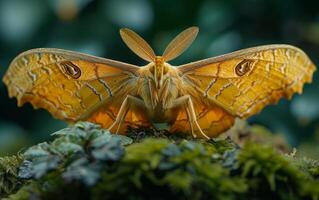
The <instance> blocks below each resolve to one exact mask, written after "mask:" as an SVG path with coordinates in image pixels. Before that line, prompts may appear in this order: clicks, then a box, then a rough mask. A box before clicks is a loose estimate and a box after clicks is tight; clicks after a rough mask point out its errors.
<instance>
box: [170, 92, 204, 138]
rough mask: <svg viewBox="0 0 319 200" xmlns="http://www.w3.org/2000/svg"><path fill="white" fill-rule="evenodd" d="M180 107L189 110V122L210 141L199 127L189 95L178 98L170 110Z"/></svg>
mask: <svg viewBox="0 0 319 200" xmlns="http://www.w3.org/2000/svg"><path fill="white" fill-rule="evenodd" d="M180 106H184V107H186V109H188V113H189V116H188V120H189V121H190V123H192V124H194V125H195V127H196V128H197V129H198V131H199V132H200V134H201V135H202V136H204V137H205V138H206V139H210V138H209V137H208V136H207V135H206V134H205V133H204V132H203V130H202V129H201V127H200V126H199V124H198V122H197V119H196V113H195V109H194V105H193V101H192V99H191V97H190V96H189V95H185V96H182V97H179V98H177V99H176V100H175V101H174V102H173V104H172V105H171V106H170V107H169V108H174V107H180ZM186 111H187V110H186ZM187 115H188V114H187ZM193 136H194V134H193Z"/></svg>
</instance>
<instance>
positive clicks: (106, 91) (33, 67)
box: [3, 49, 139, 121]
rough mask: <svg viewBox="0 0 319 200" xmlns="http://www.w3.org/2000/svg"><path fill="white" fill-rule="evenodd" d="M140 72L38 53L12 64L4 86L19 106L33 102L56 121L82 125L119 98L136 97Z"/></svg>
mask: <svg viewBox="0 0 319 200" xmlns="http://www.w3.org/2000/svg"><path fill="white" fill-rule="evenodd" d="M138 69H139V68H138V67H136V66H134V65H130V64H125V63H121V62H117V61H113V60H108V59H103V58H98V57H94V56H89V55H86V54H80V53H76V52H71V51H65V50H59V49H34V50H30V51H27V52H24V53H22V54H20V55H19V56H17V57H16V58H15V59H14V60H13V61H12V62H11V64H10V66H9V69H8V71H7V72H6V74H5V76H4V77H3V82H4V83H5V85H6V86H7V88H8V91H9V96H10V97H16V98H17V100H18V105H19V106H21V105H23V104H24V103H26V102H30V103H31V104H32V105H33V107H35V108H44V109H46V110H48V111H49V112H50V113H51V114H52V115H53V116H54V117H56V118H59V119H63V120H67V121H78V120H85V119H87V118H89V117H90V116H91V115H92V113H94V112H95V110H97V109H98V108H99V107H100V106H103V105H105V104H107V103H109V104H111V102H112V101H114V99H117V97H118V94H121V95H125V94H128V93H134V90H135V81H136V79H137V75H136V73H137V70H138ZM119 91H121V92H119Z"/></svg>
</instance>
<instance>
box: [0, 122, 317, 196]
mask: <svg viewBox="0 0 319 200" xmlns="http://www.w3.org/2000/svg"><path fill="white" fill-rule="evenodd" d="M246 130H247V131H249V130H250V129H249V128H247V127H246ZM252 130H253V131H256V129H252ZM130 131H131V132H132V133H134V134H135V136H134V137H133V138H130V137H124V136H118V135H112V134H110V133H109V132H108V131H106V130H103V129H100V127H99V126H97V125H94V124H91V123H78V124H76V125H75V126H72V127H69V128H66V129H63V130H61V131H59V132H57V133H54V134H53V135H54V136H55V137H56V138H55V140H54V141H53V142H51V143H41V144H38V145H36V146H33V147H31V148H29V149H28V150H26V151H25V152H24V154H23V158H24V160H23V162H21V160H20V161H19V162H16V163H13V164H12V165H11V166H12V167H13V169H15V171H14V172H15V173H11V172H10V173H9V174H13V175H14V176H13V177H15V178H14V179H7V178H6V177H5V176H0V180H2V179H3V180H6V181H8V180H11V182H13V183H20V184H19V185H17V186H15V187H12V188H14V189H11V190H6V193H7V194H8V193H11V194H12V195H10V196H9V197H8V198H9V199H12V200H14V199H29V198H31V197H33V198H39V199H96V200H99V199H168V198H174V199H318V197H319V185H318V184H319V180H318V166H319V165H318V162H319V161H315V160H311V159H301V158H296V157H295V156H294V155H293V154H291V155H287V154H282V153H279V151H278V149H276V148H275V147H274V146H272V145H268V144H266V145H263V144H261V143H260V142H256V141H254V140H248V142H244V143H241V144H240V145H237V144H236V143H234V142H233V141H232V140H230V139H228V138H226V139H217V140H209V141H205V140H201V139H193V138H186V139H185V138H183V136H180V135H169V134H168V133H167V132H156V131H155V130H153V129H132V130H130ZM132 133H131V134H132ZM131 136H132V135H131ZM267 137H269V135H267ZM7 159H8V158H7ZM10 159H13V157H12V158H10ZM2 166H5V167H7V168H10V164H8V163H4V164H3V165H2ZM18 168H19V170H18ZM18 172H19V173H18ZM1 178H2V179H1ZM4 178H5V179H4ZM12 180H13V181H12ZM11 184H12V183H11ZM4 185H6V186H10V182H5V183H4ZM16 191H17V192H16ZM15 192H16V193H15ZM13 193H15V194H13Z"/></svg>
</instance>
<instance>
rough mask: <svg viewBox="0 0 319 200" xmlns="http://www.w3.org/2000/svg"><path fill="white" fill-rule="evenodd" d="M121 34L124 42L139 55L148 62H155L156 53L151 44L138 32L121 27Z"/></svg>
mask: <svg viewBox="0 0 319 200" xmlns="http://www.w3.org/2000/svg"><path fill="white" fill-rule="evenodd" d="M120 35H121V37H122V39H123V41H124V43H125V44H126V45H127V46H128V47H129V48H130V49H131V50H132V51H133V52H134V53H135V54H136V55H138V56H139V57H141V58H143V59H144V60H146V61H148V62H154V61H155V58H156V55H155V53H154V51H153V49H152V48H151V46H150V45H149V44H148V43H147V42H146V41H145V40H144V39H143V38H142V37H141V36H139V35H138V34H137V33H135V32H134V31H132V30H130V29H128V28H122V29H120Z"/></svg>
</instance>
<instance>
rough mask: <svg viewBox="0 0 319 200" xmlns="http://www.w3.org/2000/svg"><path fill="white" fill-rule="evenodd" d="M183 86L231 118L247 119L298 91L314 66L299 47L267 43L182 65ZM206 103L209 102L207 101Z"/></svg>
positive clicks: (207, 104) (309, 79) (310, 77)
mask: <svg viewBox="0 0 319 200" xmlns="http://www.w3.org/2000/svg"><path fill="white" fill-rule="evenodd" d="M178 70H179V71H180V73H181V76H182V77H183V80H184V81H185V86H186V88H187V87H188V88H193V89H195V90H196V91H197V95H198V96H200V97H201V98H199V101H202V103H203V104H206V106H208V107H209V106H211V105H212V106H219V107H221V108H222V109H224V110H225V111H227V112H228V113H229V114H231V115H233V116H234V117H235V116H236V117H241V118H246V117H249V116H251V115H253V114H255V113H258V112H259V111H261V110H262V109H263V108H264V107H265V106H266V105H268V104H272V103H276V102H277V101H278V100H279V99H280V98H281V97H286V98H291V96H292V95H293V94H294V93H295V92H298V93H301V92H302V88H303V85H304V83H310V82H311V80H312V75H313V73H314V71H315V66H314V64H313V63H312V62H311V60H310V59H309V58H308V56H307V55H306V54H305V53H304V52H303V51H302V50H300V49H298V48H296V47H293V46H290V45H266V46H259V47H255V48H249V49H244V50H240V51H236V52H233V53H230V54H225V55H222V56H218V57H214V58H209V59H206V60H202V61H198V62H194V63H189V64H186V65H182V66H180V67H179V68H178ZM207 102H209V103H207Z"/></svg>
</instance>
